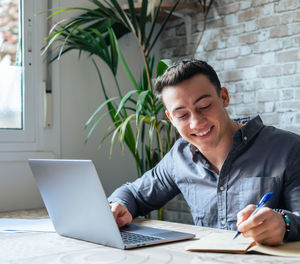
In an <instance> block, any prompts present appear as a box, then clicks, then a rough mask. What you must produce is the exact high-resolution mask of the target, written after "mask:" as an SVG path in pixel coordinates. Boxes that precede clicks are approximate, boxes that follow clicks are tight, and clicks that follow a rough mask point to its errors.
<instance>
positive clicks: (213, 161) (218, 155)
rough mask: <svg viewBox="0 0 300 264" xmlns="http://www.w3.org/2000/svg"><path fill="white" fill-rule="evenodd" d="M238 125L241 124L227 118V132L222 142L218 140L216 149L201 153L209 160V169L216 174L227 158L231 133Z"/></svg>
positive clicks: (231, 138)
mask: <svg viewBox="0 0 300 264" xmlns="http://www.w3.org/2000/svg"><path fill="white" fill-rule="evenodd" d="M240 127H241V124H239V123H237V122H235V121H233V120H229V129H228V133H227V134H226V135H224V138H223V139H222V142H220V144H219V145H218V146H217V147H216V149H214V150H212V151H210V152H208V153H203V155H204V156H205V157H206V158H207V159H208V161H209V162H210V165H211V169H213V170H214V171H215V172H216V173H217V174H220V171H221V169H222V166H223V164H224V162H225V159H226V158H227V156H228V153H229V151H230V149H231V147H232V143H233V135H234V133H235V132H236V131H237V130H238V129H239V128H240Z"/></svg>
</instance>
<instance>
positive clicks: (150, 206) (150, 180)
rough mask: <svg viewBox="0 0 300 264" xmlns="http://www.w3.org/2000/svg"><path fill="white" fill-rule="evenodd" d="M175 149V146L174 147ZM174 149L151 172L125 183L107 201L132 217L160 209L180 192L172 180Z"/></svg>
mask: <svg viewBox="0 0 300 264" xmlns="http://www.w3.org/2000/svg"><path fill="white" fill-rule="evenodd" d="M174 147H176V146H174ZM174 147H173V148H172V149H171V151H169V152H168V153H167V154H166V155H165V157H164V158H163V159H162V160H161V161H160V162H159V163H158V164H157V165H156V166H155V167H154V168H153V169H151V170H149V171H147V172H146V173H145V174H144V175H143V176H142V177H140V178H138V179H137V180H135V181H134V182H132V183H126V184H124V185H122V186H121V187H119V188H118V189H116V190H115V191H114V192H113V193H112V194H111V196H110V197H109V198H108V201H109V202H110V203H111V202H119V203H121V204H122V205H124V206H125V207H127V209H128V210H129V212H130V213H131V215H132V216H133V217H136V216H139V215H146V214H147V213H149V212H150V211H152V210H155V209H159V208H161V207H162V206H163V205H164V204H165V203H167V202H168V201H169V200H171V199H172V198H173V197H175V196H176V195H177V194H178V193H179V192H180V191H179V189H178V186H177V185H176V183H175V180H174V173H173V164H174V162H176V160H174V158H173V157H172V156H173V152H174Z"/></svg>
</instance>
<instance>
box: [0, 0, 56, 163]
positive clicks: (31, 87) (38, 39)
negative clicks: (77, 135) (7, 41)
mask: <svg viewBox="0 0 300 264" xmlns="http://www.w3.org/2000/svg"><path fill="white" fill-rule="evenodd" d="M20 2H21V5H22V7H21V8H20V10H22V15H21V17H22V27H23V28H22V49H23V52H22V53H23V54H22V56H23V60H22V61H23V67H22V68H23V86H24V87H23V107H24V108H23V129H15V130H13V129H1V130H0V161H1V160H2V159H1V156H6V155H5V153H8V156H13V157H14V158H15V159H19V158H18V157H16V156H18V152H23V153H22V154H20V155H19V156H20V157H24V152H28V153H32V152H33V151H39V152H43V151H48V152H49V151H50V152H53V153H55V154H54V156H58V155H59V153H58V152H59V150H58V148H57V144H56V145H55V144H54V145H55V146H54V147H51V145H53V142H54V141H55V142H56V143H57V142H58V141H59V137H60V135H59V133H57V131H59V128H58V127H56V129H55V130H53V126H52V127H49V128H45V127H43V121H44V120H43V115H44V113H43V100H44V96H45V93H44V89H45V87H44V83H45V79H46V78H47V76H46V72H47V70H48V65H47V64H46V59H45V56H41V48H42V47H43V46H44V44H45V43H44V38H45V36H46V35H47V9H48V1H47V0H38V1H37V0H23V1H20ZM56 120H57V124H59V117H58V116H57V118H56ZM54 134H55V136H54ZM49 136H50V141H51V143H49V142H47V141H49ZM49 146H50V147H49ZM51 148H52V149H51ZM9 152H11V154H9ZM25 156H26V155H25ZM5 159H7V156H6V158H5ZM21 159H23V158H21Z"/></svg>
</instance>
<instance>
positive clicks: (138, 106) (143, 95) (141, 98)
mask: <svg viewBox="0 0 300 264" xmlns="http://www.w3.org/2000/svg"><path fill="white" fill-rule="evenodd" d="M149 94H150V91H149V90H148V91H143V92H141V93H140V94H139V96H138V99H137V104H136V124H137V123H138V120H139V116H140V113H141V111H142V109H143V107H145V105H146V104H145V101H146V98H147V96H148V95H149Z"/></svg>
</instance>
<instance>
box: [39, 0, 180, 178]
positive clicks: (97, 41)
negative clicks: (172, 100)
mask: <svg viewBox="0 0 300 264" xmlns="http://www.w3.org/2000/svg"><path fill="white" fill-rule="evenodd" d="M90 1H91V2H92V3H93V4H94V5H95V8H94V9H91V8H81V7H70V8H66V9H63V10H59V11H56V12H54V13H53V14H51V15H50V18H51V17H52V16H55V15H57V14H60V13H63V12H68V11H70V10H79V11H81V14H80V15H78V16H76V17H74V18H70V19H69V20H68V21H67V22H64V21H60V22H58V23H57V24H56V25H55V26H54V27H53V28H52V30H51V31H50V33H49V35H48V36H47V38H46V41H47V44H46V45H45V47H44V48H43V50H44V51H43V52H46V51H47V50H49V49H50V48H51V47H52V46H56V48H55V49H54V53H53V54H54V56H53V57H52V58H51V60H50V62H52V61H54V60H57V59H59V58H60V57H61V56H62V55H63V54H65V53H67V52H69V51H71V50H78V51H79V53H80V54H81V53H82V52H86V53H87V54H88V55H89V56H90V57H91V60H92V62H93V64H94V66H95V68H96V71H97V74H98V77H99V82H100V86H101V88H102V91H103V94H104V97H105V101H104V102H101V103H100V105H99V107H98V108H97V110H96V111H95V112H94V113H93V114H92V116H91V117H90V119H89V120H88V121H87V122H86V125H85V129H87V131H88V132H87V137H86V140H88V139H89V137H90V136H91V135H92V134H93V132H94V129H95V128H96V127H97V126H98V125H99V124H100V123H101V121H102V120H103V118H104V117H105V116H106V115H109V116H110V118H111V121H112V123H111V125H110V126H109V127H108V128H107V131H106V133H105V134H104V135H101V140H100V144H101V143H102V142H103V141H104V140H106V139H109V138H110V140H111V151H112V146H113V144H114V142H115V140H117V139H118V141H119V143H120V146H121V149H122V151H123V150H124V147H125V146H127V147H128V149H129V151H130V153H131V154H132V155H133V157H134V159H135V162H136V168H137V173H138V176H141V175H142V174H143V173H144V172H145V171H146V170H149V169H150V168H152V167H153V166H154V165H155V164H156V163H157V162H158V161H159V160H160V159H161V158H162V157H163V156H164V155H165V153H166V152H168V151H169V149H170V148H171V146H172V144H173V143H174V141H175V139H176V132H175V131H174V130H173V129H172V126H171V124H170V123H169V121H167V120H165V119H163V118H161V113H162V110H163V105H162V103H161V102H160V101H159V100H158V99H157V98H156V97H155V94H154V92H153V78H154V77H156V76H154V64H155V58H154V56H153V55H151V51H152V49H153V47H154V45H155V43H156V42H157V40H158V38H159V36H160V34H161V33H162V31H163V29H164V27H165V25H166V23H167V22H168V20H169V18H170V16H171V15H172V12H173V11H174V10H175V8H176V6H177V4H178V3H179V0H177V1H176V2H175V3H174V5H173V7H172V8H171V9H170V10H169V12H168V14H167V15H166V16H165V18H164V19H163V21H162V22H160V23H158V17H159V14H160V11H161V4H162V0H160V1H151V0H143V1H142V2H141V4H140V7H139V9H137V8H135V2H134V1H133V0H128V1H127V6H126V7H124V6H121V5H120V4H119V3H118V1H116V0H110V1H108V0H105V1H99V0H90ZM102 2H104V4H103V3H102ZM153 2H158V3H157V4H153ZM125 34H133V35H134V36H135V38H136V40H137V42H138V45H139V49H140V52H141V56H142V58H143V61H144V69H143V71H142V72H141V74H140V77H139V78H135V77H134V76H133V74H132V72H131V69H130V66H129V65H128V64H127V62H126V60H125V58H124V56H123V54H122V51H121V50H120V47H119V42H118V41H119V39H120V38H121V37H122V36H123V35H125ZM54 44H56V45H54ZM95 56H96V57H99V58H100V59H101V60H102V61H104V62H105V63H106V64H107V66H108V68H109V69H110V72H111V74H112V76H113V78H114V81H115V86H116V94H115V96H113V97H109V96H108V92H107V91H108V90H107V87H106V84H105V82H104V80H103V78H102V75H101V69H100V68H99V65H98V64H97V62H96V60H95ZM119 61H120V62H121V64H122V66H123V68H124V70H125V72H126V74H127V76H128V78H129V80H130V82H131V84H132V89H131V90H130V91H129V92H128V93H126V94H123V93H124V92H123V91H122V87H120V84H119V81H118V79H117V71H118V63H119ZM169 64H170V61H168V60H164V61H160V62H159V63H158V64H157V69H156V74H157V75H160V74H162V73H163V71H164V70H165V69H166V67H167V66H168V65H169Z"/></svg>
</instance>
